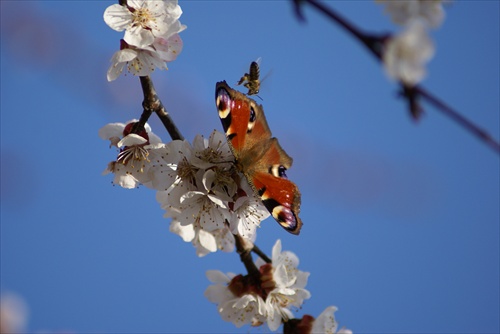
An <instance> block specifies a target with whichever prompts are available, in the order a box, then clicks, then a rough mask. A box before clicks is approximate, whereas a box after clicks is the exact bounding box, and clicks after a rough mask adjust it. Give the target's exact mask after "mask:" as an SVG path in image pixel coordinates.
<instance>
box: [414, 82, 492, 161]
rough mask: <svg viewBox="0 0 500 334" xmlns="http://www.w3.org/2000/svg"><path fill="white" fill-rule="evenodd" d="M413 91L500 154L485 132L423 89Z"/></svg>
mask: <svg viewBox="0 0 500 334" xmlns="http://www.w3.org/2000/svg"><path fill="white" fill-rule="evenodd" d="M414 89H415V91H416V92H417V93H418V95H420V96H422V97H423V98H424V99H425V100H427V102H429V103H431V104H432V105H434V106H435V107H436V109H438V110H439V111H441V112H442V113H444V114H445V115H446V116H448V117H450V118H452V119H453V120H454V121H455V122H457V123H458V124H460V125H461V126H463V127H464V128H466V129H468V130H469V131H470V132H472V133H474V134H475V135H476V136H477V137H479V138H481V140H482V141H484V142H485V143H486V145H488V146H490V147H491V148H492V149H494V150H495V151H497V152H498V153H500V144H499V143H498V142H497V141H495V140H494V139H493V138H492V137H491V136H490V135H489V134H488V133H487V132H486V131H484V130H482V129H480V128H479V127H477V126H475V125H474V124H472V123H471V122H470V121H469V120H468V119H466V118H465V117H464V116H462V115H460V114H459V113H457V112H456V111H455V110H453V109H452V108H451V107H450V106H448V105H447V104H446V103H444V102H443V101H441V100H440V99H439V98H437V97H436V96H434V95H432V94H431V93H429V92H428V91H427V90H425V89H424V88H422V87H419V86H416V87H415V88H414Z"/></svg>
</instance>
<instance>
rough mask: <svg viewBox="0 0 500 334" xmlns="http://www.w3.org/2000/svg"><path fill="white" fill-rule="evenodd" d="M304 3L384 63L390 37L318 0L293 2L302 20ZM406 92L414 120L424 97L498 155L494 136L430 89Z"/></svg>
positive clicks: (416, 88) (420, 110)
mask: <svg viewBox="0 0 500 334" xmlns="http://www.w3.org/2000/svg"><path fill="white" fill-rule="evenodd" d="M304 3H308V4H309V5H311V6H312V7H314V8H316V9H317V10H319V11H320V12H322V13H323V14H324V15H326V16H327V17H329V18H331V19H332V20H333V21H334V22H335V23H337V24H338V25H340V26H341V27H343V28H344V29H345V30H347V31H348V32H349V33H351V35H353V36H354V37H355V38H356V39H358V40H359V41H360V42H361V43H362V44H363V45H365V46H366V47H367V49H368V50H369V51H370V53H371V54H373V55H374V56H375V58H376V59H378V60H379V61H380V62H382V50H383V46H384V42H385V41H386V40H387V38H389V37H390V35H387V34H386V35H371V34H367V33H365V32H363V31H362V30H361V29H359V28H358V27H356V26H355V25H354V24H352V23H351V22H349V21H347V20H346V19H345V18H343V17H342V16H340V15H339V14H338V13H337V12H335V11H334V10H332V9H331V8H329V7H327V6H325V5H324V4H323V3H321V2H318V1H317V0H293V5H294V9H295V13H296V15H297V17H298V19H299V20H301V21H304V14H303V13H302V6H303V4H304ZM400 85H401V87H402V89H403V93H402V94H400V95H401V96H404V97H405V98H406V99H407V100H408V106H409V111H410V114H411V115H412V117H413V118H415V119H417V118H418V116H419V115H420V114H421V113H422V109H421V106H420V105H419V103H418V97H422V98H424V99H425V100H427V101H428V102H429V103H430V104H432V105H433V106H434V107H435V108H436V109H437V110H439V111H440V112H442V113H443V114H445V115H446V116H448V117H449V118H450V119H452V120H453V121H455V122H456V123H457V124H458V125H460V126H461V127H462V128H463V129H464V130H466V131H468V132H470V133H471V134H472V135H474V136H476V137H477V138H478V139H479V140H481V141H482V142H484V143H485V144H486V145H488V146H489V147H491V148H492V149H493V150H495V151H496V152H497V153H499V154H500V143H499V142H498V141H496V140H495V139H494V138H493V137H492V136H491V135H489V134H488V133H487V132H486V131H485V130H483V129H481V128H480V127H479V126H477V125H476V124H474V123H473V122H472V121H470V120H468V119H467V118H466V117H464V116H462V115H460V113H458V112H457V111H456V110H454V109H452V108H451V107H449V106H448V105H446V104H445V103H444V102H442V101H441V100H440V99H438V98H437V97H436V96H434V95H433V94H431V93H429V92H428V91H427V90H425V89H424V88H422V87H420V86H414V87H408V86H406V85H405V84H404V83H402V82H400Z"/></svg>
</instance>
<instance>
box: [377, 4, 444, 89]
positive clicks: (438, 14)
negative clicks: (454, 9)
mask: <svg viewBox="0 0 500 334" xmlns="http://www.w3.org/2000/svg"><path fill="white" fill-rule="evenodd" d="M376 2H377V3H381V4H384V5H385V11H386V13H388V14H389V15H390V16H391V19H392V21H393V22H394V23H396V24H398V25H401V26H403V27H404V30H403V31H402V32H401V33H399V34H398V35H396V36H393V37H391V38H389V39H388V40H387V42H386V43H385V46H384V50H383V62H384V66H385V69H386V72H387V74H388V75H389V76H390V77H391V78H393V79H395V80H399V81H401V82H402V83H403V84H405V85H407V86H409V87H412V86H414V85H416V84H418V83H419V82H421V81H422V80H423V79H424V78H425V76H426V74H427V72H426V68H425V65H426V64H427V62H428V61H429V60H430V59H431V58H432V57H433V55H434V52H435V49H434V44H433V43H432V40H431V39H430V37H429V36H428V28H437V27H438V26H439V25H441V23H442V22H443V20H444V9H443V2H442V0H407V1H393V0H376Z"/></svg>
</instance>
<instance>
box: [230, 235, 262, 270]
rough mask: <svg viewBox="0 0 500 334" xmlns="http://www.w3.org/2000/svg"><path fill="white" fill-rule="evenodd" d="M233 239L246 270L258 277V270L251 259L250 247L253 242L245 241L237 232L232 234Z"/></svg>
mask: <svg viewBox="0 0 500 334" xmlns="http://www.w3.org/2000/svg"><path fill="white" fill-rule="evenodd" d="M234 240H235V244H236V251H237V252H238V254H240V259H241V262H243V264H244V265H245V268H246V269H247V272H248V274H249V275H250V276H253V277H257V278H259V279H260V272H259V269H258V268H257V266H256V265H255V263H254V262H253V259H252V254H251V252H252V248H253V247H254V245H253V244H251V243H249V242H247V241H246V240H245V239H243V237H242V236H241V235H239V234H235V235H234Z"/></svg>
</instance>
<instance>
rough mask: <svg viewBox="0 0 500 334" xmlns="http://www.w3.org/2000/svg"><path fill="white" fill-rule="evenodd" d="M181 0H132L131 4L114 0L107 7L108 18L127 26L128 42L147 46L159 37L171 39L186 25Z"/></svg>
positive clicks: (117, 26) (119, 26)
mask: <svg viewBox="0 0 500 334" xmlns="http://www.w3.org/2000/svg"><path fill="white" fill-rule="evenodd" d="M181 14H182V10H181V7H180V6H179V5H178V4H177V0H165V1H159V0H128V1H127V6H121V5H119V4H114V5H111V6H109V7H108V8H106V10H105V11H104V21H105V22H106V24H107V25H108V26H109V27H110V28H112V29H114V30H116V31H123V30H125V36H124V38H123V39H124V40H125V42H127V44H129V45H132V46H135V47H138V48H145V47H148V46H150V45H151V44H153V42H154V41H155V39H156V38H163V39H168V38H169V37H170V36H172V35H173V34H176V33H179V32H181V31H182V30H184V29H185V28H186V26H184V25H182V24H181V23H180V22H179V18H180V16H181Z"/></svg>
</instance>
